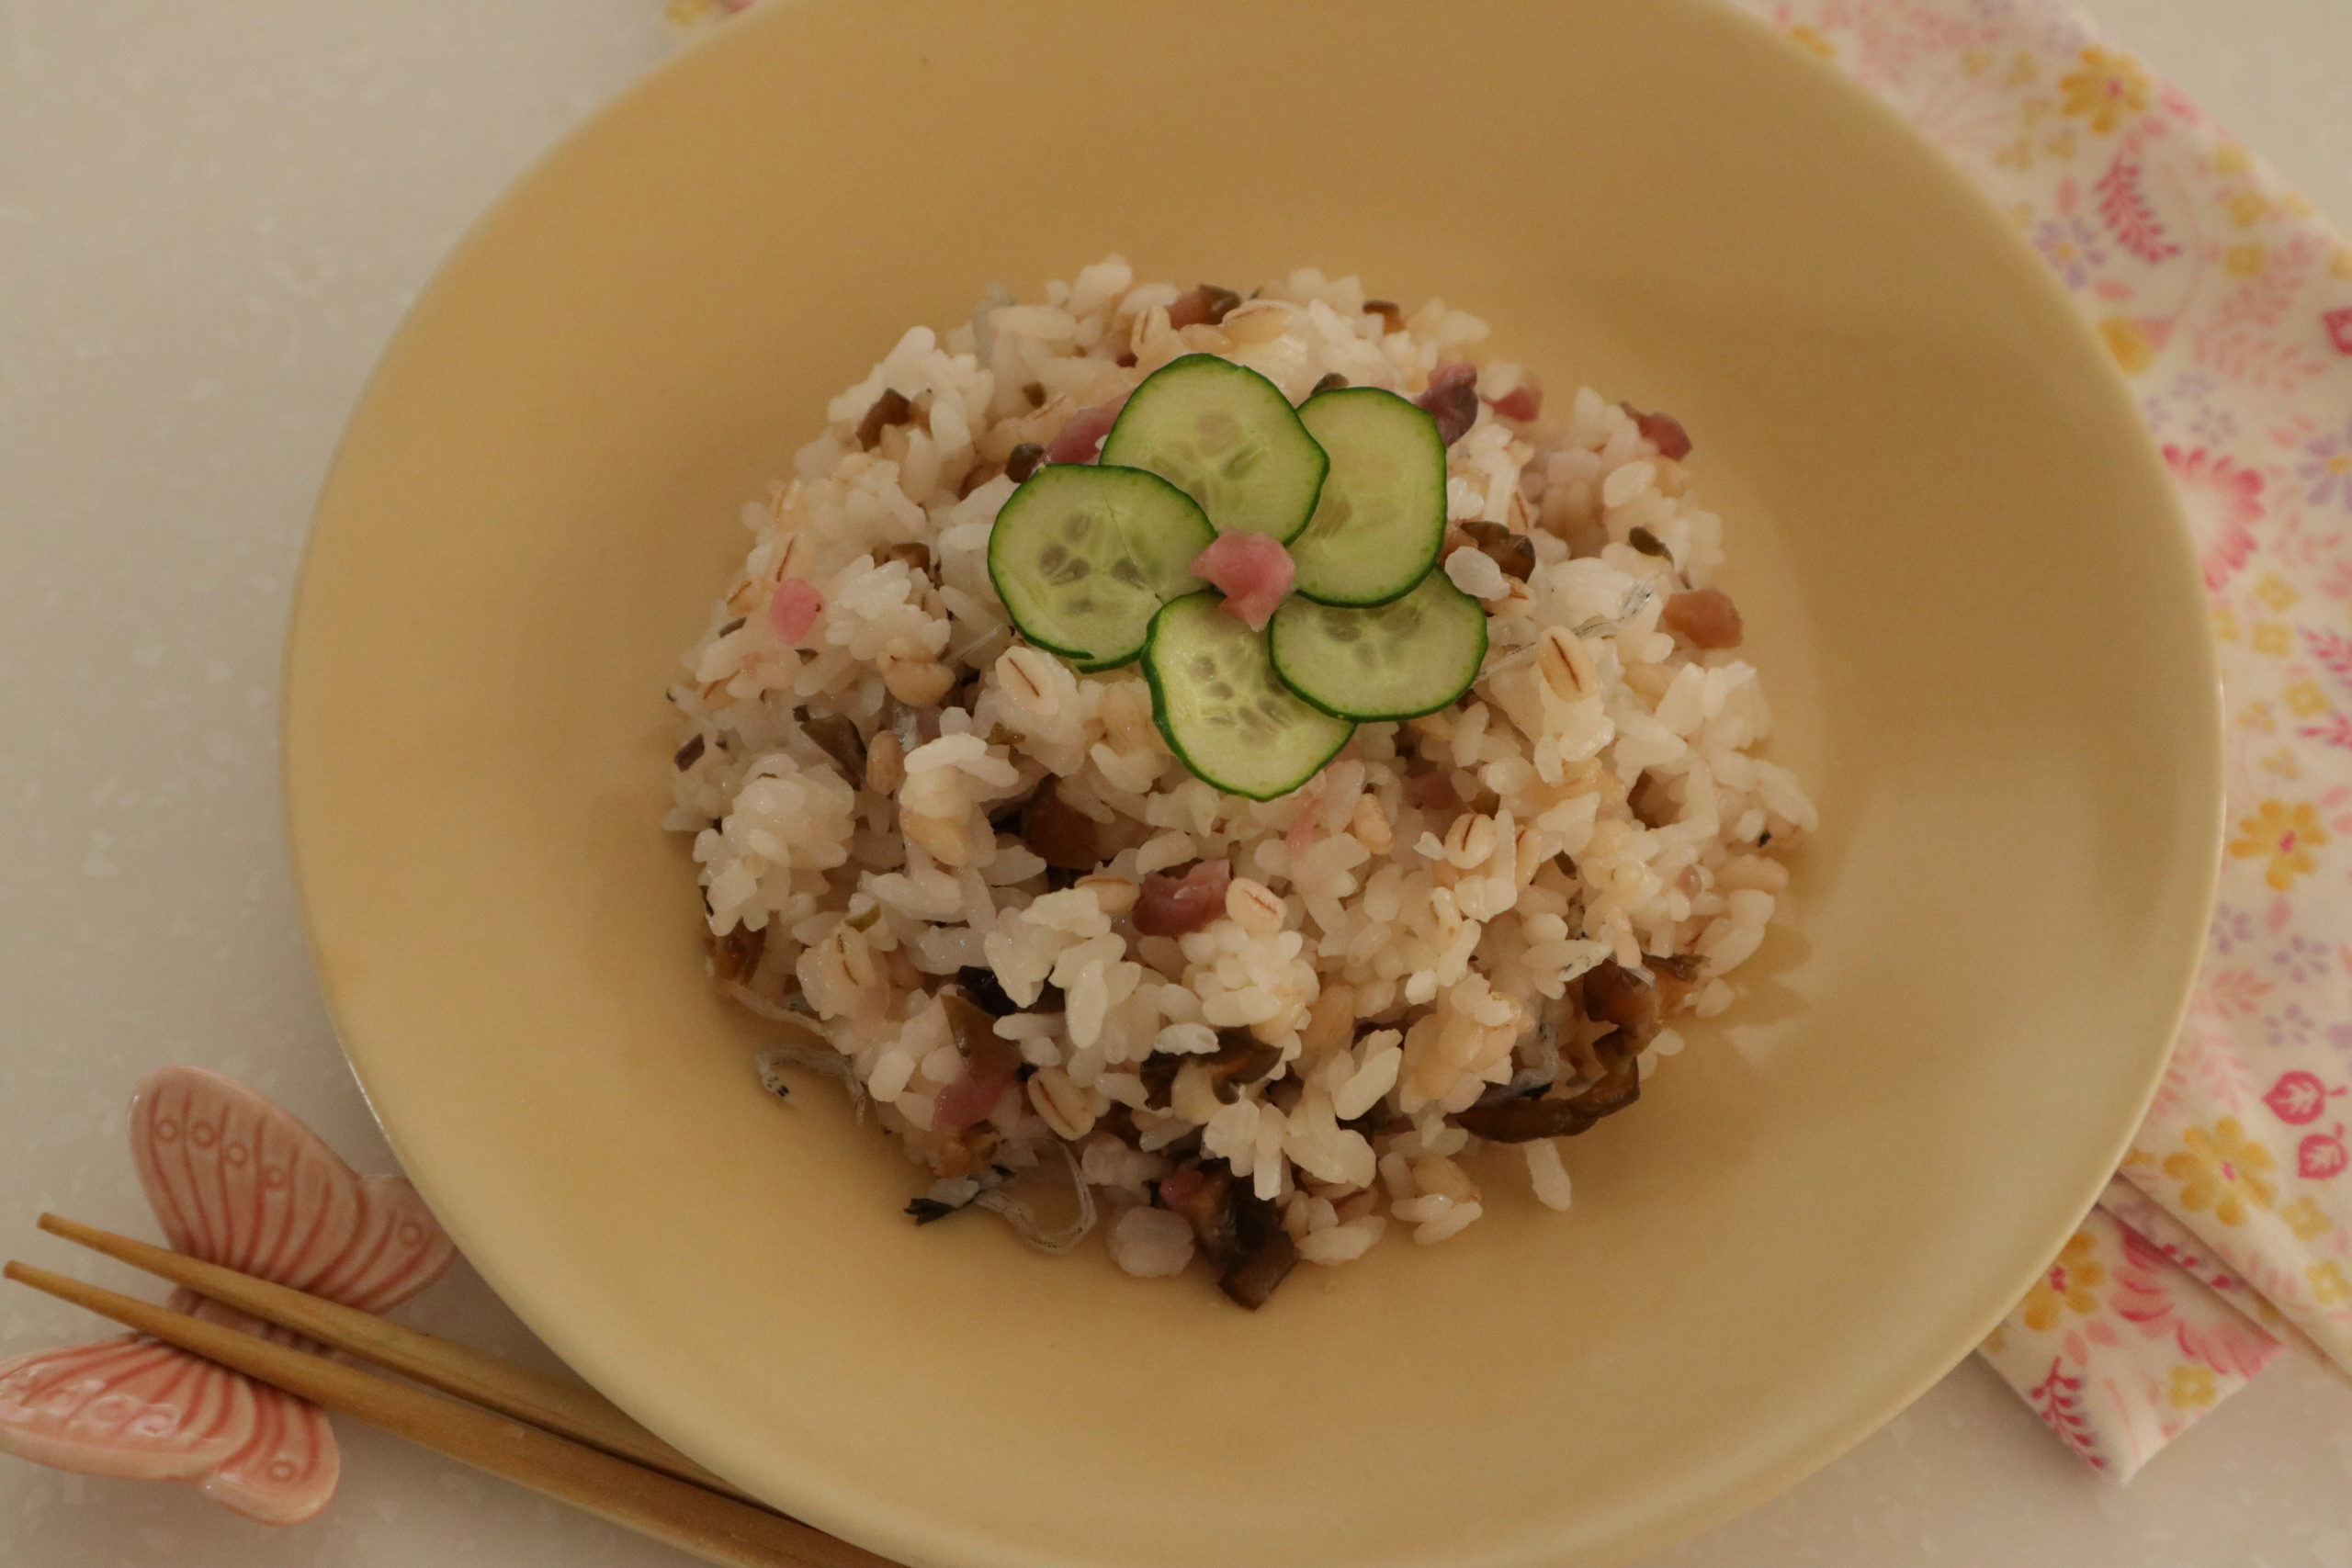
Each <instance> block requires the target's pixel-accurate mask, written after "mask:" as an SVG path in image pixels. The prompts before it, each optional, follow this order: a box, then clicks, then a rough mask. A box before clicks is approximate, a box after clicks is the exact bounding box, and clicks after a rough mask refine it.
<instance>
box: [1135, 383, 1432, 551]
mask: <svg viewBox="0 0 2352 1568" xmlns="http://www.w3.org/2000/svg"><path fill="white" fill-rule="evenodd" d="M1441 455H1442V448H1441ZM1103 462H1105V463H1115V464H1119V465H1122V466H1124V467H1126V468H1143V469H1146V470H1148V472H1151V473H1155V474H1158V475H1159V476H1160V478H1162V479H1167V480H1169V481H1170V482H1171V483H1173V484H1174V485H1175V486H1176V487H1177V488H1178V489H1180V490H1182V491H1183V492H1184V493H1185V494H1187V495H1189V496H1191V497H1192V498H1193V500H1194V501H1196V502H1200V504H1201V510H1202V511H1204V512H1205V513H1208V518H1209V523H1210V525H1211V526H1213V527H1215V528H1216V531H1217V532H1218V533H1220V534H1229V533H1232V532H1233V531H1234V530H1236V529H1241V528H1247V529H1253V530H1255V531H1256V532H1258V533H1261V534H1268V535H1272V536H1273V537H1274V538H1276V539H1278V540H1280V541H1282V542H1283V543H1284V544H1288V543H1289V542H1290V541H1291V539H1292V538H1293V537H1295V536H1296V535H1297V533H1298V531H1299V530H1300V529H1302V528H1304V527H1306V522H1307V519H1308V518H1310V517H1312V516H1313V515H1314V514H1315V501H1316V497H1317V495H1318V494H1319V493H1321V491H1322V489H1323V476H1324V475H1325V473H1327V472H1328V471H1329V468H1330V466H1331V460H1330V458H1329V457H1326V456H1325V455H1324V452H1323V448H1322V447H1321V446H1318V445H1317V444H1316V440H1315V437H1313V436H1312V435H1309V434H1307V433H1306V426H1305V425H1303V424H1301V423H1299V420H1298V411H1297V410H1295V409H1294V408H1292V407H1291V406H1290V400H1289V399H1288V398H1285V397H1283V393H1282V389H1281V388H1279V387H1277V386H1275V385H1274V384H1273V383H1272V381H1269V380H1267V379H1266V378H1264V377H1263V376H1261V375H1259V374H1258V372H1256V371H1255V370H1252V369H1250V367H1247V366H1244V365H1236V364H1234V363H1233V362H1232V361H1231V360H1229V359H1220V358H1218V357H1217V356H1216V355H1214V354H1188V355H1184V356H1183V357H1182V358H1181V359H1174V360H1170V362H1169V363H1168V364H1166V365H1163V366H1161V367H1159V369H1157V370H1155V371H1153V372H1152V373H1151V374H1150V375H1148V376H1147V377H1145V378H1143V382H1142V384H1141V385H1140V386H1138V387H1136V389H1135V393H1134V395H1133V396H1131V397H1129V398H1128V399H1127V401H1126V406H1125V408H1123V409H1121V410H1120V411H1119V418H1118V423H1115V424H1114V425H1112V426H1111V434H1109V435H1108V436H1106V437H1104V438H1103Z"/></svg>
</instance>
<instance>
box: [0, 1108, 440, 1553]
mask: <svg viewBox="0 0 2352 1568" xmlns="http://www.w3.org/2000/svg"><path fill="white" fill-rule="evenodd" d="M130 1151H131V1155H132V1157H133V1158H134V1159H135V1160H136V1161H137V1162H138V1166H139V1182H140V1185H141V1187H143V1188H144V1189H145V1190H146V1192H147V1201H148V1202H149V1203H150V1204H152V1205H153V1207H154V1211H155V1217H156V1219H157V1220H158V1221H159V1222H161V1224H162V1225H163V1228H164V1238H165V1240H166V1241H167V1242H168V1243H169V1245H170V1246H172V1247H174V1248H175V1249H177V1250H178V1251H181V1252H185V1253H187V1254H188V1255H190V1256H191V1257H195V1258H203V1259H205V1260H206V1261H207V1262H210V1263H219V1264H222V1265H224V1266H226V1267H228V1268H231V1269H238V1270H240V1271H241V1272H243V1273H247V1274H253V1275H256V1276H258V1277H259V1278H262V1279H265V1280H275V1281H276V1282H277V1283H278V1284H281V1285H290V1286H292V1287H293V1288H295V1289H296V1290H299V1291H308V1292H311V1294H313V1295H317V1296H323V1297H325V1298H326V1299H328V1300H329V1301H335V1302H341V1303H344V1304H345V1306H351V1307H356V1308H358V1309H359V1310H360V1311H362V1312H369V1313H382V1312H384V1311H387V1310H388V1309H390V1308H391V1307H393V1306H395V1305H397V1304H399V1303H401V1302H404V1301H406V1300H408V1298H409V1297H411V1296H413V1295H414V1294H416V1293H417V1292H419V1291H422V1290H423V1289H424V1288H425V1287H426V1286H427V1285H430V1284H431V1283H433V1281H434V1280H437V1279H439V1278H440V1277H441V1274H442V1271H443V1270H445V1269H447V1268H448V1267H449V1264H450V1262H451V1260H452V1259H453V1258H455V1257H456V1256H457V1250H456V1248H455V1247H452V1246H451V1244H450V1241H449V1238H448V1236H447V1235H446V1234H444V1233H443V1231H442V1229H441V1226H440V1225H439V1224H438V1223H436V1222H435V1220H434V1218H433V1215H432V1213H430V1212H429V1211H427V1210H426V1208H425V1206H424V1200H423V1199H421V1198H419V1197H418V1196H417V1195H416V1190H415V1189H413V1188H412V1187H411V1186H410V1185H409V1184H408V1183H407V1181H405V1180H403V1179H401V1178H400V1177H397V1176H368V1177H361V1176H358V1175H356V1174H355V1173H354V1172H353V1171H352V1168H350V1167H349V1166H347V1165H345V1164H344V1163H343V1161H342V1160H341V1159H339V1158H338V1157H336V1156H335V1153H334V1150H332V1149H330V1148H328V1147H327V1146H326V1145H324V1144H323V1143H321V1142H320V1141H319V1138H318V1136H317V1134H313V1133H312V1132H311V1130H310V1129H309V1128H308V1127H305V1126H304V1125H302V1123H301V1122H300V1121H298V1120H296V1119H295V1117H294V1115H293V1113H292V1112H290V1111H287V1110H285V1109H284V1108H283V1107H281V1106H279V1105H277V1103H275V1102H274V1101H272V1100H267V1099H266V1098H264V1097H263V1096H262V1095H260V1094H258V1093H256V1092H255V1091H254V1090H253V1089H247V1088H246V1087H245V1086H244V1085H243V1084H241V1083H238V1082H236V1081H235V1080H234V1079H232V1078H226V1077H221V1076H220V1074H218V1073H212V1072H207V1071H205V1070H204V1069H203V1068H200V1067H165V1068H163V1069H162V1070H160V1071H158V1072H155V1073H152V1074H150V1075H148V1077H145V1078H144V1079H142V1080H141V1082H140V1084H139V1087H138V1088H137V1089H135V1090H133V1091H132V1094H131V1101H130ZM171 1304H172V1306H173V1307H175V1309H177V1310H179V1311H181V1312H187V1313H191V1314H195V1315H196V1316H198V1317H202V1318H209V1319H210V1320H212V1321H213V1322H215V1323H222V1324H228V1325H232V1326H234V1327H238V1328H242V1329H243V1330H245V1331H246V1332H248V1333H252V1334H259V1335H263V1336H265V1337H268V1338H272V1339H276V1340H277V1341H279V1342H280V1343H283V1344H289V1345H300V1346H303V1347H304V1348H312V1349H315V1348H317V1347H315V1346H312V1345H311V1344H310V1342H309V1341H307V1340H304V1339H303V1338H301V1337H300V1336H298V1335H295V1334H292V1333H289V1332H288V1331H287V1330H285V1329H282V1328H277V1327H275V1326H272V1325H267V1324H264V1323H261V1322H260V1321H258V1320H257V1319H254V1318H252V1317H248V1316H247V1315H246V1314H243V1313H241V1312H238V1311H236V1310H235V1309H233V1308H231V1307H224V1306H222V1305H220V1303H217V1302H213V1301H209V1300H207V1299H206V1298H204V1297H202V1296H199V1295H197V1294H196V1293H194V1292H191V1291H187V1290H175V1292H173V1294H172V1298H171ZM0 1451H6V1452H8V1453H12V1454H16V1455H17V1456H18V1457H19V1458H23V1459H28V1460H32V1461H35V1462H36V1463H40V1464H46V1465H51V1466H54V1467H55V1468H57V1469H60V1470H71V1471H78V1472H82V1473H83V1474H85V1475H109V1476H119V1477H123V1478H126V1479H129V1480H134V1481H185V1482H188V1483H193V1484H194V1485H196V1486H197V1487H198V1490H200V1491H202V1492H203V1493H204V1495H206V1496H208V1497H210V1498H211V1499H212V1500H213V1501H214V1502H216V1503H220V1504H221V1505H222V1506H226V1507H229V1508H232V1509H234V1510H236V1511H237V1512H238V1513H240V1514H243V1515H246V1516H247V1517H252V1518H255V1519H260V1520H262V1521H264V1522H265V1523H268V1524H281V1525H282V1524H294V1523H297V1522H299V1521H300V1520H303V1519H307V1518H309V1517H311V1516H312V1515H314V1514H316V1513H317V1512H318V1511H319V1510H320V1509H322V1508H323V1507H325V1506H326V1505H327V1500H328V1499H329V1498H330V1497H332V1496H334V1487H335V1480H336V1477H337V1475H338V1474H339V1473H340V1470H341V1463H340V1461H339V1459H338V1457H337V1454H336V1450H335V1443H334V1431H333V1430H332V1429H331V1428H330V1427H328V1425H327V1419H326V1413H325V1412H324V1411H322V1410H321V1409H319V1407H318V1406H316V1405H314V1404H311V1403H310V1402H309V1401H307V1400H303V1399H298V1398H296V1397H294V1396H293V1395H292V1394H288V1393H280V1392H279V1391H277V1389H275V1388H272V1387H270V1386H269V1385H268V1384H266V1383H262V1382H255V1381H254V1380H253V1379H251V1378H248V1377H246V1376H244V1375H243V1373H241V1372H233V1371H229V1370H228V1369H227V1368H225V1367H220V1366H216V1365H214V1364H213V1363H212V1362H210V1361H207V1360H203V1359H199V1358H198V1357H195V1356H191V1355H189V1354H188V1353H187V1352H186V1351H184V1350H179V1349H175V1348H173V1347H171V1346H168V1345H164V1344H160V1343H158V1342H157V1341H155V1340H153V1339H149V1338H147V1337H144V1336H142V1335H136V1334H133V1335H124V1336H120V1337H116V1338H112V1339H102V1340H99V1341H97V1342H96V1344H90V1345H77V1346H74V1347H73V1348H70V1349H63V1350H36V1351H34V1352H32V1353H31V1354H29V1355H24V1356H18V1357H17V1358H15V1359H11V1360H7V1361H0Z"/></svg>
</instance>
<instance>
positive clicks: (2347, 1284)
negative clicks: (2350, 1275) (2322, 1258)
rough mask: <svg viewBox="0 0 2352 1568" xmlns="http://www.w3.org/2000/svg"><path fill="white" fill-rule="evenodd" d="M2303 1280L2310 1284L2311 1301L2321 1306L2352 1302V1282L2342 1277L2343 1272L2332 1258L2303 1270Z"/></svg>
mask: <svg viewBox="0 0 2352 1568" xmlns="http://www.w3.org/2000/svg"><path fill="white" fill-rule="evenodd" d="M2303 1278H2304V1279H2306V1280H2310V1281H2311V1282H2312V1301H2314V1302H2316V1303H2319V1304H2320V1305H2321V1306H2328V1305H2331V1304H2333V1303H2336V1302H2348V1301H2352V1280H2346V1278H2345V1277H2344V1270H2343V1269H2339V1268H2337V1267H2336V1265H2335V1259H2334V1258H2329V1259H2328V1260H2327V1261H2326V1262H2324V1263H2314V1264H2312V1266H2311V1267H2310V1268H2308V1269H2304V1270H2303Z"/></svg>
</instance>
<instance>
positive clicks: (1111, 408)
mask: <svg viewBox="0 0 2352 1568" xmlns="http://www.w3.org/2000/svg"><path fill="white" fill-rule="evenodd" d="M1126 406H1127V400H1126V399H1125V398H1124V397H1121V398H1116V399H1114V400H1112V401H1110V402H1107V403H1096V404H1095V405H1094V406H1093V407H1092V408H1090V409H1080V410H1079V411H1078V412H1076V413H1074V414H1072V415H1070V416H1069V423H1068V424H1065V425H1063V426H1062V431H1061V434H1059V435H1057V436H1055V437H1054V439H1053V440H1052V442H1051V443H1049V444H1048V445H1047V446H1046V461H1047V462H1049V463H1091V462H1092V461H1094V457H1095V455H1096V454H1097V453H1099V452H1101V451H1102V450H1103V437H1104V436H1106V435H1108V434H1111V426H1113V425H1114V424H1116V423H1118V421H1119V411H1120V410H1121V409H1123V408H1125V407H1126Z"/></svg>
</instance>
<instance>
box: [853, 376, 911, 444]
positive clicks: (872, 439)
mask: <svg viewBox="0 0 2352 1568" xmlns="http://www.w3.org/2000/svg"><path fill="white" fill-rule="evenodd" d="M914 412H915V405H914V404H913V403H911V402H910V401H908V400H907V395H906V394H905V393H904V392H901V391H899V390H898V389H895V388H892V389H888V390H886V391H885V392H883V394H882V395H881V396H880V397H878V398H876V399H875V400H874V401H873V402H872V403H871V404H869V405H867V407H866V410H865V418H864V419H861V420H859V421H858V422H857V444H858V446H861V447H863V448H865V450H866V451H868V452H871V451H873V450H874V448H875V447H876V446H878V445H880V444H881V440H882V433H883V432H884V431H886V430H888V429H889V428H890V426H892V425H894V424H904V423H907V420H908V419H909V417H910V416H911V415H912V414H913V413H914Z"/></svg>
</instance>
